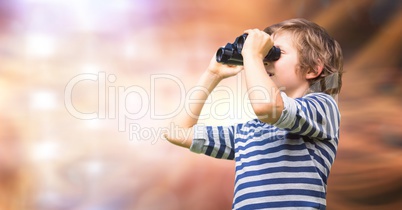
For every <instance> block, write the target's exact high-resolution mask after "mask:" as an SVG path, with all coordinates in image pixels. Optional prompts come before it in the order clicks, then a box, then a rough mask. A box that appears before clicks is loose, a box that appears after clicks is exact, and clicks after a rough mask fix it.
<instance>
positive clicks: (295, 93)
mask: <svg viewBox="0 0 402 210" xmlns="http://www.w3.org/2000/svg"><path fill="white" fill-rule="evenodd" d="M272 38H273V40H274V45H275V46H276V47H279V48H280V49H281V57H280V58H279V60H277V61H274V62H271V63H269V64H268V65H265V69H266V71H267V73H268V74H270V75H271V76H270V77H271V79H272V81H274V83H275V84H276V85H277V86H278V88H280V90H283V91H284V92H285V93H286V94H287V95H288V96H289V97H292V98H296V97H301V96H303V94H304V92H305V91H306V90H307V89H308V81H307V80H306V79H305V78H304V77H303V76H302V75H300V73H298V71H296V68H297V65H298V63H299V58H298V53H297V49H296V48H295V47H294V45H293V37H292V35H291V34H290V33H287V32H282V33H279V34H274V35H273V37H272Z"/></svg>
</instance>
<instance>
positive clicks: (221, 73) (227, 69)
mask: <svg viewBox="0 0 402 210" xmlns="http://www.w3.org/2000/svg"><path fill="white" fill-rule="evenodd" d="M243 69H244V68H243V66H235V65H226V64H222V63H218V62H217V61H216V54H214V56H213V57H212V59H211V61H210V62H209V66H208V69H207V71H208V72H209V73H211V74H213V75H215V76H217V77H218V78H219V79H221V80H222V79H225V78H228V77H232V76H235V75H236V74H238V73H239V72H240V71H242V70H243Z"/></svg>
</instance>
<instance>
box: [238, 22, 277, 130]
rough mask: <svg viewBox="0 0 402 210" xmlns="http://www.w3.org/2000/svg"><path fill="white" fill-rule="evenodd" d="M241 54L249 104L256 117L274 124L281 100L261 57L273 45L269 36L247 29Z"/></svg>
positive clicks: (256, 30)
mask: <svg viewBox="0 0 402 210" xmlns="http://www.w3.org/2000/svg"><path fill="white" fill-rule="evenodd" d="M245 32H246V33H248V36H247V39H246V43H245V44H244V47H243V50H242V55H243V59H244V69H245V75H246V85H247V90H248V96H249V99H250V102H251V106H252V107H253V110H254V112H255V114H256V115H257V117H258V119H260V120H261V121H263V122H266V123H269V124H274V123H275V122H276V121H277V120H278V119H279V117H280V116H281V113H282V110H283V101H282V97H281V94H280V91H279V89H278V87H277V86H276V85H275V83H274V82H273V81H272V79H271V78H270V77H269V75H268V74H267V72H266V70H265V67H264V63H263V62H262V60H263V58H264V57H265V56H266V55H267V53H268V51H269V50H270V49H271V48H272V46H273V41H272V39H271V37H270V36H269V35H268V34H267V33H265V32H263V31H260V30H258V29H254V30H247V31H245Z"/></svg>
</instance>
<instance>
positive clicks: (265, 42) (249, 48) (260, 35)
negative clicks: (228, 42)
mask: <svg viewBox="0 0 402 210" xmlns="http://www.w3.org/2000/svg"><path fill="white" fill-rule="evenodd" d="M244 33H247V34H248V35H247V39H246V41H245V43H244V45H243V50H242V52H241V54H242V56H243V58H247V57H250V56H251V57H255V56H257V57H258V58H261V60H262V59H264V57H265V56H266V55H267V54H268V52H269V50H270V49H271V48H272V46H274V41H273V40H272V37H271V36H270V35H269V34H267V33H266V32H264V31H261V30H259V29H249V30H246V31H244Z"/></svg>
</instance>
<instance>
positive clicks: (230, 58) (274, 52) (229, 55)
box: [216, 34, 281, 66]
mask: <svg viewBox="0 0 402 210" xmlns="http://www.w3.org/2000/svg"><path fill="white" fill-rule="evenodd" d="M246 38H247V34H243V35H241V36H239V37H237V38H236V39H235V41H234V42H233V43H227V44H226V46H225V47H221V48H219V49H218V51H217V52H216V61H217V62H218V63H223V64H227V65H237V66H242V65H243V56H242V55H241V51H242V49H243V45H244V42H245V41H246ZM280 56H281V50H280V49H279V48H278V47H275V46H273V47H272V48H271V49H270V50H269V52H268V54H267V55H266V56H265V58H264V60H263V61H264V62H272V61H277V60H278V59H279V57H280Z"/></svg>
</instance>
